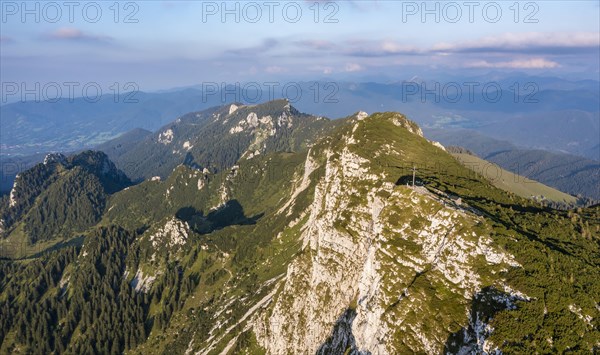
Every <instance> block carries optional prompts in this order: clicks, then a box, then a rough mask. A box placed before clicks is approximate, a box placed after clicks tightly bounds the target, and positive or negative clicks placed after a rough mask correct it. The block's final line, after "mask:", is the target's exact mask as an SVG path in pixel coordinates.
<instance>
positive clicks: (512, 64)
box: [466, 58, 560, 69]
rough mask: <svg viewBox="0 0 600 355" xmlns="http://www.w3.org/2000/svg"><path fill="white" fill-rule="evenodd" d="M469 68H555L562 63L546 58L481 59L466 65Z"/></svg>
mask: <svg viewBox="0 0 600 355" xmlns="http://www.w3.org/2000/svg"><path fill="white" fill-rule="evenodd" d="M466 66H467V67H469V68H509V69H553V68H559V67H560V64H558V63H557V62H553V61H551V60H546V59H544V58H531V59H517V60H511V61H508V62H488V61H486V60H480V61H477V62H472V63H469V64H467V65H466Z"/></svg>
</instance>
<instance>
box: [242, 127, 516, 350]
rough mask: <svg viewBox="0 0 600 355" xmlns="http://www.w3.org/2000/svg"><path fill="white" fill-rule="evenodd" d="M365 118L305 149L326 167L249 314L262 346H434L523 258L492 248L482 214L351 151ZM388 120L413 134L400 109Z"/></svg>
mask: <svg viewBox="0 0 600 355" xmlns="http://www.w3.org/2000/svg"><path fill="white" fill-rule="evenodd" d="M372 119H377V118H372V117H370V118H366V119H365V118H363V120H361V122H359V123H358V125H359V126H357V127H354V129H353V130H352V132H349V133H348V134H347V135H346V136H345V137H344V140H345V141H344V145H343V147H341V148H340V147H339V146H337V147H336V150H335V151H334V149H333V148H332V147H328V146H324V147H321V149H319V148H318V147H317V148H316V149H313V150H312V151H311V153H310V154H309V160H310V161H311V162H315V161H325V162H324V168H325V173H324V176H323V177H322V178H321V179H320V181H319V182H318V184H317V187H316V189H315V192H314V196H313V198H314V200H313V203H312V204H311V205H310V207H309V208H308V210H307V211H306V213H307V215H308V216H309V217H308V219H307V221H306V223H305V224H304V225H303V226H302V229H301V230H302V233H301V239H302V240H303V243H304V249H303V252H302V253H301V255H300V256H298V257H297V258H296V259H295V260H294V261H293V262H292V263H291V264H290V265H289V267H288V269H287V274H286V276H285V278H284V279H283V280H282V281H280V284H279V286H277V287H279V288H280V290H281V291H280V292H279V293H278V294H277V295H276V296H274V298H273V300H272V303H271V305H270V306H269V307H268V308H267V310H266V311H264V312H261V313H259V314H258V315H257V316H256V317H255V318H254V322H253V329H254V332H255V334H256V336H257V339H258V341H259V343H260V344H261V346H263V347H264V348H265V349H267V352H268V353H270V354H290V353H305V352H308V353H328V351H334V352H335V353H338V352H339V353H344V351H346V350H348V349H350V353H352V354H363V353H364V354H367V353H372V354H402V353H413V352H426V353H440V352H442V351H443V349H444V345H445V342H446V340H447V336H448V329H449V328H450V327H451V326H452V323H453V322H454V320H455V319H457V318H461V317H464V315H465V314H468V312H469V307H470V304H471V303H470V302H471V300H472V298H473V296H474V295H475V294H477V292H479V291H480V290H481V288H482V285H483V284H488V283H489V282H490V280H491V279H492V275H495V274H498V273H501V272H502V271H503V270H506V269H507V268H511V267H519V265H518V264H517V263H516V262H515V261H514V259H513V257H512V256H511V255H508V254H506V253H504V252H503V251H501V250H497V249H495V248H494V247H493V246H492V243H491V239H490V238H489V234H488V233H489V231H488V230H485V228H483V229H482V228H479V223H478V222H479V221H480V218H481V217H479V216H477V215H475V214H473V213H471V212H469V211H468V210H466V209H464V208H460V207H458V206H455V205H449V204H446V203H444V202H443V201H440V200H439V199H438V198H436V197H435V196H433V195H432V194H430V193H428V192H427V190H426V189H413V188H410V187H405V186H395V185H394V184H392V183H388V182H385V181H390V179H391V178H390V177H388V176H385V173H382V172H377V169H376V168H375V167H374V164H373V163H372V162H371V161H370V160H369V159H367V157H364V156H361V154H360V151H359V149H357V147H358V146H360V142H359V141H360V136H361V128H362V127H361V126H360V125H362V124H363V122H364V121H365V120H366V121H367V124H368V121H369V120H372ZM378 119H380V118H378ZM387 119H390V120H391V121H392V123H393V124H394V125H397V126H402V127H403V128H405V129H407V130H409V131H410V132H411V133H414V134H417V135H421V134H420V129H418V127H417V128H415V127H413V125H411V122H410V121H408V120H406V119H405V118H403V117H396V116H394V117H388V118H387ZM338 144H339V143H338ZM392 148H394V147H392ZM381 150H382V152H381V153H382V154H383V153H385V154H390V151H392V152H394V151H395V152H397V153H396V154H401V153H400V149H399V147H397V149H391V150H390V149H389V147H381ZM384 151H385V152H384ZM392 154H393V153H392ZM319 155H320V157H319ZM311 169H313V170H314V167H311ZM292 198H293V196H292ZM281 212H283V211H281ZM496 278H497V277H496ZM497 287H498V288H499V289H503V287H504V285H503V284H502V282H500V283H498V285H497ZM480 323H481V322H480ZM475 326H476V327H478V328H477V329H480V328H481V327H485V326H484V325H482V324H477V325H475ZM480 333H481V332H480ZM484 338H485V337H482V339H481V340H482V341H483V340H484ZM486 348H492V346H491V345H489V344H488V345H486ZM336 351H337V352H336Z"/></svg>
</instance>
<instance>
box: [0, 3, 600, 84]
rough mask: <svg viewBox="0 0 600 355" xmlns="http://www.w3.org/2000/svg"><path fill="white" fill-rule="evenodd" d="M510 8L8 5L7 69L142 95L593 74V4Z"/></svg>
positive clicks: (3, 60) (0, 68)
mask: <svg viewBox="0 0 600 355" xmlns="http://www.w3.org/2000/svg"><path fill="white" fill-rule="evenodd" d="M515 3H516V2H515V1H496V2H491V1H481V2H477V1H472V2H468V1H456V2H451V1H440V2H428V3H427V4H426V5H423V4H424V2H422V1H416V2H412V1H374V0H372V1H336V2H328V1H305V0H301V1H300V0H299V1H292V2H279V1H256V2H231V1H229V2H227V3H225V2H223V1H216V2H210V1H209V2H206V1H204V2H202V1H181V2H167V1H142V2H127V1H122V2H119V3H117V6H115V2H114V1H107V2H103V1H97V2H75V5H65V4H66V2H63V1H57V2H51V5H48V2H34V1H29V2H26V3H25V5H24V6H26V7H27V8H23V5H22V4H23V2H22V1H4V0H2V1H0V4H1V7H0V10H1V11H2V13H1V17H2V18H1V23H0V25H1V28H0V29H1V31H0V32H1V33H0V49H1V53H0V74H1V75H2V79H1V80H2V82H9V81H10V82H18V83H21V82H26V83H32V82H40V83H42V84H43V83H46V82H59V83H60V82H67V81H75V82H90V81H94V82H99V83H101V84H102V85H109V83H112V82H118V83H125V82H135V83H137V84H138V85H139V88H140V89H141V90H158V89H167V88H172V87H178V86H187V85H195V84H200V83H202V82H207V81H216V82H228V83H231V82H236V81H240V82H244V81H273V80H316V79H331V80H363V81H366V80H374V81H394V80H402V79H409V78H410V77H411V76H412V75H427V74H429V75H431V76H435V75H437V74H436V73H438V74H439V73H452V74H455V75H471V74H474V73H483V72H486V71H519V72H526V73H528V74H533V75H540V74H543V75H557V76H566V77H569V76H572V77H577V78H582V77H589V78H592V79H598V76H599V75H600V73H599V69H598V67H599V52H600V35H599V33H600V23H599V21H600V19H599V16H600V15H599V13H600V8H599V5H598V4H599V3H598V1H536V2H527V1H521V2H519V3H516V4H517V5H516V6H515ZM69 6H73V7H69ZM223 6H227V9H229V10H231V12H230V13H229V14H227V15H226V16H225V18H223V14H224V10H225V9H224V8H223ZM423 6H426V7H427V8H424V7H423ZM84 8H85V11H86V12H85V13H84ZM117 8H118V13H117ZM70 9H72V10H73V12H72V14H73V18H72V19H71V18H69V17H70V14H69V12H70ZM98 9H100V10H101V12H102V13H101V14H98V13H97V10H98ZM298 9H301V12H302V13H301V15H300V14H299V13H298ZM517 9H518V10H517ZM25 10H29V13H26V11H25ZM270 10H272V16H270V15H271V14H270ZM426 10H429V12H427V11H426ZM258 11H260V12H261V14H262V16H260V17H259V16H258ZM500 12H501V13H500ZM25 13H26V14H25ZM36 17H37V18H36ZM236 17H237V19H236ZM436 17H437V18H436ZM71 20H72V21H71ZM115 20H116V21H115ZM223 20H224V21H223ZM430 79H435V78H430Z"/></svg>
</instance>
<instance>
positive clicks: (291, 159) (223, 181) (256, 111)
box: [0, 100, 600, 354]
mask: <svg viewBox="0 0 600 355" xmlns="http://www.w3.org/2000/svg"><path fill="white" fill-rule="evenodd" d="M104 146H105V147H111V144H110V142H109V143H106V144H105V145H104ZM109 157H111V156H110V155H109ZM112 157H113V158H114V159H115V161H116V164H113V163H112V162H110V160H108V157H107V156H106V155H105V154H103V153H92V152H86V153H82V154H80V155H76V156H73V157H64V156H49V157H48V158H47V159H46V160H45V162H44V163H43V164H39V165H38V166H35V167H34V168H33V169H31V170H30V171H28V172H25V173H23V174H21V175H20V176H19V177H18V178H17V179H16V182H15V187H14V189H13V190H14V193H11V194H10V196H6V197H4V198H3V199H2V201H1V203H0V213H1V214H0V216H2V224H1V226H2V240H1V241H0V246H1V247H2V248H3V249H2V250H4V251H7V250H9V248H13V249H15V246H18V248H16V249H18V253H12V254H11V253H4V254H3V256H4V259H3V260H2V261H0V290H1V291H0V292H1V293H0V315H1V316H0V344H1V345H0V352H2V353H23V354H26V353H53V352H56V353H62V352H66V353H122V352H125V353H129V354H162V353H167V352H168V353H172V354H412V353H426V354H442V353H443V354H446V353H452V354H473V353H476V354H500V353H507V354H508V353H564V352H575V353H593V352H595V351H598V350H599V348H600V331H599V330H598V321H599V317H600V306H599V304H600V299H599V297H600V259H599V258H598V255H599V251H600V250H599V249H600V247H599V245H600V244H599V243H598V241H599V240H600V239H599V238H600V207H599V206H597V205H596V206H592V207H587V208H579V209H572V210H557V209H553V208H550V207H548V206H545V205H543V204H541V203H540V202H538V201H536V200H532V199H526V198H523V197H520V196H519V195H517V194H514V193H512V192H510V191H505V190H501V189H499V188H498V187H496V186H495V185H494V184H493V183H492V182H491V181H489V180H487V179H486V178H485V177H484V176H482V175H479V174H478V173H476V172H474V171H473V170H471V169H468V168H467V167H465V166H464V165H462V164H461V162H460V161H459V160H458V159H457V158H455V157H453V156H452V155H451V154H450V153H448V152H447V151H446V149H444V147H443V146H441V145H440V144H439V143H437V142H432V141H429V140H427V139H426V138H424V137H423V134H422V131H421V129H420V128H419V127H418V125H416V124H415V123H414V122H412V121H411V120H409V119H408V118H406V117H405V116H404V115H402V114H400V113H396V112H386V113H373V114H367V113H365V112H358V113H356V114H354V115H351V116H349V117H346V118H342V119H338V120H329V119H327V118H322V117H316V116H312V115H309V114H304V113H300V112H299V111H298V110H296V109H295V108H294V107H293V106H291V105H290V103H289V102H287V101H285V100H279V101H274V102H269V103H265V104H260V105H253V106H247V105H242V104H239V103H236V104H230V105H225V106H222V107H216V108H213V109H209V110H207V111H202V112H194V113H190V114H188V115H184V116H182V117H179V118H177V119H176V120H175V121H174V122H172V123H171V124H169V125H167V126H165V127H163V128H161V129H160V130H158V131H157V132H156V133H154V134H147V135H144V137H143V138H140V139H139V140H138V141H136V142H132V143H131V144H129V145H128V146H127V147H126V149H125V150H123V149H121V150H119V152H118V154H115V155H114V156H112ZM119 169H121V170H122V171H124V172H125V173H127V175H128V176H129V177H131V178H132V180H133V181H134V182H133V183H132V182H131V181H130V180H129V179H128V178H127V177H125V175H124V173H123V172H121V170H119ZM59 205H60V206H64V207H62V208H59V207H58V206H59ZM10 250H12V249H10Z"/></svg>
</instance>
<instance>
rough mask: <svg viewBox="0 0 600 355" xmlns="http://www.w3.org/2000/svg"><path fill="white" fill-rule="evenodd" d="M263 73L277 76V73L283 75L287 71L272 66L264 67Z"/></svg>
mask: <svg viewBox="0 0 600 355" xmlns="http://www.w3.org/2000/svg"><path fill="white" fill-rule="evenodd" d="M265 71H266V72H267V73H269V74H279V73H285V72H286V71H287V70H286V69H285V68H282V67H280V66H277V65H272V66H269V67H266V68H265Z"/></svg>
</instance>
